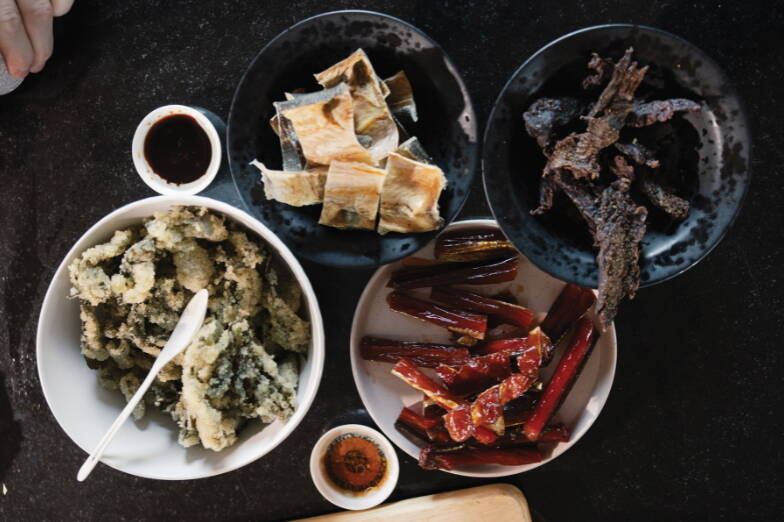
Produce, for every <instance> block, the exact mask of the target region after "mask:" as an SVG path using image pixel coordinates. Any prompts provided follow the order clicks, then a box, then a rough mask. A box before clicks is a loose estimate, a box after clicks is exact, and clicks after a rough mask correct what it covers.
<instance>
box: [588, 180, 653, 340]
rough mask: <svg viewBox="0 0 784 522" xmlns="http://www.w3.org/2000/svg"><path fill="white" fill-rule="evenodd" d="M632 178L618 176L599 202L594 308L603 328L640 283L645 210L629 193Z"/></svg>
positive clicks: (632, 294) (595, 238) (632, 295)
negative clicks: (625, 297)
mask: <svg viewBox="0 0 784 522" xmlns="http://www.w3.org/2000/svg"><path fill="white" fill-rule="evenodd" d="M630 184H631V180H629V179H628V178H621V179H618V180H617V181H615V182H613V183H612V184H611V185H610V186H609V187H607V188H606V189H604V191H603V192H602V196H601V198H600V201H599V211H598V215H597V219H596V231H595V233H594V242H595V244H596V246H597V247H598V248H599V255H598V256H597V257H596V259H597V261H598V263H599V298H598V299H597V301H596V311H597V314H598V316H599V323H600V324H601V327H602V330H604V329H606V328H607V326H609V325H610V323H611V322H612V320H613V318H614V317H615V314H616V313H617V312H618V304H619V303H620V302H621V299H623V298H624V296H628V297H629V298H632V297H634V294H635V292H636V291H637V287H638V286H639V284H640V266H639V258H640V241H641V240H642V238H643V236H644V235H645V226H646V224H645V221H646V218H647V217H648V210H647V209H646V208H645V207H642V206H639V205H637V204H636V203H635V202H634V201H633V200H632V198H631V197H630V196H629V194H628V190H629V186H630Z"/></svg>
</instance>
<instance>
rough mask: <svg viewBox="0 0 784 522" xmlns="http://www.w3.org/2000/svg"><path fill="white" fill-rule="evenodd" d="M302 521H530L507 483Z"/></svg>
mask: <svg viewBox="0 0 784 522" xmlns="http://www.w3.org/2000/svg"><path fill="white" fill-rule="evenodd" d="M302 520H307V521H311V522H312V521H324V522H342V521H345V522H386V521H388V520H406V521H414V520H417V521H419V520H426V521H427V522H461V521H464V520H465V521H474V520H493V521H498V522H500V521H503V522H531V513H530V511H528V502H526V500H525V497H524V496H523V493H522V491H520V490H519V489H517V488H516V487H514V486H511V485H509V484H489V485H487V486H479V487H476V488H468V489H460V490H457V491H449V492H447V493H437V494H435V495H427V496H424V497H416V498H409V499H407V500H401V501H399V502H392V503H391V504H384V505H381V506H379V507H376V508H373V509H367V510H365V511H342V512H340V513H332V514H331V515H323V516H320V517H313V518H307V519H302Z"/></svg>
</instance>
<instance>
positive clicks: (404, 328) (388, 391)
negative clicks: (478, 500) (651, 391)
mask: <svg viewBox="0 0 784 522" xmlns="http://www.w3.org/2000/svg"><path fill="white" fill-rule="evenodd" d="M475 227H480V228H483V227H486V228H494V229H498V224H497V223H496V222H495V221H494V220H491V219H476V220H468V221H460V222H456V223H453V224H452V225H450V226H449V227H447V228H446V230H459V229H461V228H463V229H465V228H475ZM434 244H435V240H433V241H431V242H430V243H429V244H428V245H427V246H426V247H425V248H423V249H422V250H420V251H419V252H416V253H414V254H412V255H415V256H417V257H425V258H431V259H432V257H433V246H434ZM519 257H520V266H519V269H518V274H517V279H515V280H514V281H510V282H508V283H501V284H496V285H484V286H479V287H473V288H475V289H477V290H478V291H479V292H480V293H487V294H493V293H500V292H502V291H504V290H509V291H510V292H511V293H512V294H514V295H515V296H517V298H518V299H520V303H521V304H522V305H524V306H527V307H529V308H532V309H533V310H535V311H536V312H537V319H538V320H539V321H541V320H542V319H544V316H545V315H546V313H547V310H549V309H550V306H551V305H552V303H553V302H554V301H555V298H556V297H557V296H558V294H559V293H560V291H561V288H562V287H563V286H564V283H563V282H562V281H559V280H557V279H555V278H553V277H551V276H549V275H547V274H545V273H544V272H542V271H541V270H539V269H538V268H536V267H535V266H534V265H533V263H531V262H530V261H528V260H527V259H525V257H523V256H522V255H520V256H519ZM400 267H401V264H400V262H397V263H393V264H390V265H386V266H382V267H381V268H379V269H378V270H377V271H376V273H375V274H374V275H373V277H372V278H371V279H370V281H369V282H368V284H367V286H366V287H365V290H364V292H363V293H362V296H361V297H360V299H359V303H358V304H357V308H356V311H355V312H354V322H353V324H352V327H351V341H350V342H351V348H350V352H351V353H350V355H351V370H352V372H353V374H354V383H355V384H356V386H357V390H358V391H359V396H360V398H361V399H362V403H363V404H364V405H365V408H366V409H367V411H368V413H369V414H370V416H371V417H372V418H373V420H374V421H375V423H376V424H377V425H378V426H379V427H380V428H381V431H383V432H384V434H385V435H386V436H387V437H389V439H390V440H391V441H392V442H394V443H395V445H397V447H399V448H400V449H401V450H403V451H404V452H406V453H408V454H409V455H410V456H411V457H413V458H414V459H418V458H419V452H420V449H421V446H418V445H417V444H415V443H414V442H412V441H411V440H409V439H408V438H406V437H405V436H404V435H403V434H402V433H401V432H400V431H398V430H397V428H396V427H395V421H396V420H397V417H398V415H399V414H400V410H401V409H402V408H403V406H411V405H413V404H417V403H419V402H421V400H422V392H419V391H417V390H415V389H413V388H412V387H410V386H408V385H407V384H406V383H404V382H403V381H401V380H400V379H398V378H397V377H395V376H394V375H392V374H391V373H390V370H391V369H392V365H391V364H389V363H382V362H374V361H366V360H364V359H363V358H362V356H361V355H360V353H359V343H360V340H361V339H362V337H364V336H365V335H372V336H374V337H383V338H387V339H400V340H408V341H422V342H436V343H450V340H449V334H448V333H447V332H446V330H444V329H443V328H440V327H438V326H435V325H431V324H429V323H425V322H423V321H420V320H418V319H413V318H410V317H405V316H403V315H401V314H399V313H397V312H394V311H392V310H390V309H389V306H388V305H387V303H386V296H387V294H389V293H390V292H391V289H390V288H387V287H386V284H387V281H388V280H389V276H390V274H391V272H392V271H394V270H396V269H398V268H400ZM588 316H589V317H591V318H592V319H595V316H594V314H593V311H590V312H589V313H588ZM562 350H563V346H559V348H558V352H557V353H556V355H555V359H554V362H553V363H551V364H550V365H549V366H548V367H547V368H545V369H544V371H543V376H544V380H545V382H547V380H548V379H549V378H550V375H551V374H552V372H553V370H554V369H555V366H556V362H557V361H558V359H559V358H560V356H561V353H562ZM616 354H617V345H616V340H615V325H612V326H611V327H610V328H609V329H608V330H607V331H606V332H604V333H603V334H602V335H601V336H600V337H599V340H598V342H597V344H596V346H595V348H594V350H593V353H592V354H591V356H590V358H589V359H588V361H587V362H586V364H585V367H584V368H583V370H582V372H581V373H580V376H579V377H578V379H577V381H576V382H575V383H574V386H573V387H572V390H571V392H570V393H569V395H568V396H567V398H566V400H565V401H564V403H563V405H562V406H561V407H560V409H559V410H558V412H557V413H556V414H555V417H554V419H553V421H554V422H563V423H564V424H566V426H567V427H568V428H569V429H570V430H571V437H570V439H569V442H562V443H558V444H557V445H555V446H554V448H553V449H552V452H550V453H549V455H548V456H547V457H546V458H545V459H544V460H542V461H541V462H537V463H534V464H525V465H522V466H501V465H497V464H486V465H481V466H467V467H466V468H464V469H460V470H451V471H449V473H454V474H456V475H464V476H468V477H505V476H508V475H515V474H517V473H522V472H524V471H529V470H532V469H534V468H537V467H539V466H541V465H542V464H545V463H547V462H549V461H551V460H553V459H555V458H556V457H558V456H559V455H561V454H563V453H564V452H565V451H566V450H568V449H569V448H571V447H572V446H574V445H575V444H576V443H577V441H578V440H580V438H581V437H582V436H583V435H584V434H585V432H587V431H588V429H589V428H590V427H591V425H592V424H593V423H594V421H595V420H596V418H597V417H598V416H599V413H600V412H601V411H602V407H603V406H604V403H605V402H606V401H607V397H608V395H609V394H610V388H611V387H612V382H613V378H614V376H615V361H616Z"/></svg>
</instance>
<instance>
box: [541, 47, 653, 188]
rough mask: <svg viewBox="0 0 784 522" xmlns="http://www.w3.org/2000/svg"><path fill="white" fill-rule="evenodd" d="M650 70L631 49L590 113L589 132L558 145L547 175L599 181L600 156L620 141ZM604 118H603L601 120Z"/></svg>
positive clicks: (560, 142)
mask: <svg viewBox="0 0 784 522" xmlns="http://www.w3.org/2000/svg"><path fill="white" fill-rule="evenodd" d="M647 70H648V67H647V66H646V67H638V65H637V62H633V61H632V49H631V48H629V49H627V50H626V54H624V56H623V58H621V59H620V60H619V61H618V63H617V64H616V65H615V68H614V69H613V74H612V78H610V82H609V83H608V84H607V86H606V87H605V88H604V91H603V92H602V94H601V96H599V100H598V101H597V102H596V103H595V104H594V106H593V108H592V109H591V111H590V112H589V113H588V116H587V117H586V120H588V130H587V131H586V132H583V133H580V134H571V135H569V136H567V137H566V138H564V139H562V140H560V141H559V142H558V143H556V145H555V148H554V150H553V152H552V154H551V155H550V159H549V160H548V162H547V165H546V167H545V175H548V174H550V173H553V172H555V171H559V170H568V171H569V172H571V173H572V175H573V176H574V177H576V178H587V179H596V178H598V177H599V171H600V166H599V162H598V158H597V156H598V154H599V152H600V151H601V150H602V149H604V148H606V147H609V146H610V145H612V144H613V143H615V142H616V141H618V137H619V135H620V132H621V129H622V128H623V126H624V124H625V122H626V117H627V115H628V114H629V112H630V111H631V110H632V107H633V105H634V92H635V91H636V90H637V87H638V86H639V85H640V81H642V78H643V77H644V76H645V73H646V72H647ZM600 115H601V116H600Z"/></svg>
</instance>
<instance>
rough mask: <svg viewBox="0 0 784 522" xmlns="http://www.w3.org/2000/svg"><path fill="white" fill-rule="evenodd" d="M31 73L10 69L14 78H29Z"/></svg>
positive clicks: (9, 71)
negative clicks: (28, 75) (28, 74)
mask: <svg viewBox="0 0 784 522" xmlns="http://www.w3.org/2000/svg"><path fill="white" fill-rule="evenodd" d="M28 72H30V71H23V70H21V69H9V70H8V73H9V74H10V75H11V76H13V77H14V78H20V79H21V78H24V77H25V76H27V73H28Z"/></svg>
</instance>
